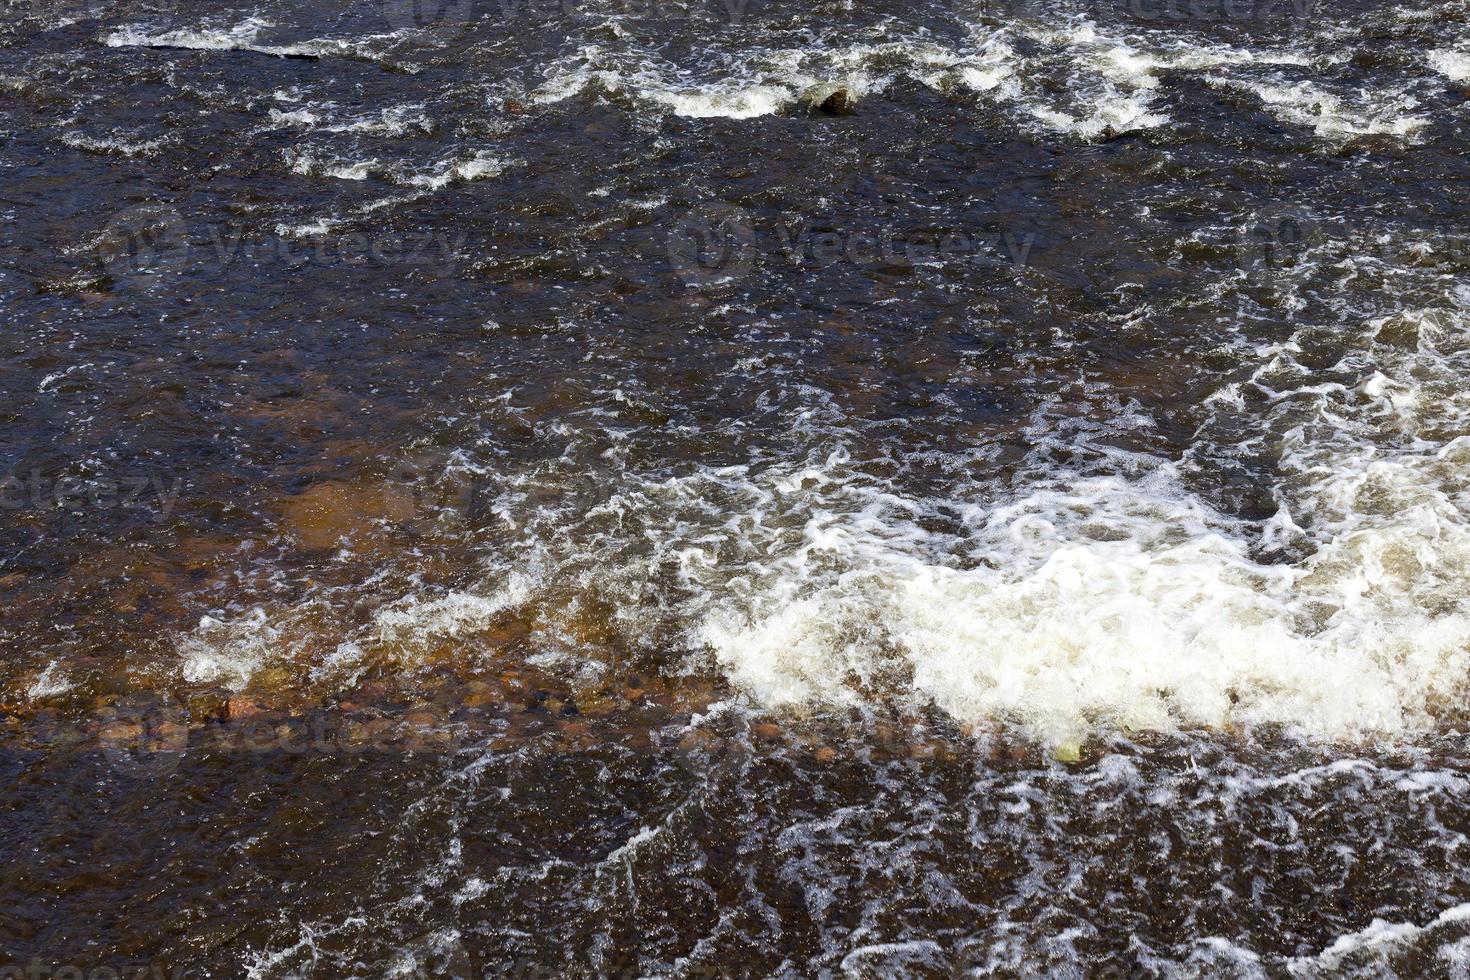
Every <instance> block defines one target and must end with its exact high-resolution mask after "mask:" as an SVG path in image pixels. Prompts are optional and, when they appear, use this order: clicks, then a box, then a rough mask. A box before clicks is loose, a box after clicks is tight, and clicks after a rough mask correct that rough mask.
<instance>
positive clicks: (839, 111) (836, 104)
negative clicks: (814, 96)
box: [817, 88, 855, 116]
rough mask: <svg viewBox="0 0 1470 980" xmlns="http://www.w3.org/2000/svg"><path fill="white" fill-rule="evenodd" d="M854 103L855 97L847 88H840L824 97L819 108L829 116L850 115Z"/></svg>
mask: <svg viewBox="0 0 1470 980" xmlns="http://www.w3.org/2000/svg"><path fill="white" fill-rule="evenodd" d="M854 105H855V103H854V101H853V98H852V96H851V95H849V94H848V92H847V89H845V88H840V89H838V90H837V91H835V92H833V93H832V94H831V95H829V96H827V97H826V98H825V99H823V100H822V101H821V103H820V104H819V105H818V106H817V109H818V110H819V111H821V112H825V113H826V114H827V115H829V116H850V115H852V113H853V107H854Z"/></svg>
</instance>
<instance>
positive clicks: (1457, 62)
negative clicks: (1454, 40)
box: [1429, 48, 1470, 82]
mask: <svg viewBox="0 0 1470 980" xmlns="http://www.w3.org/2000/svg"><path fill="white" fill-rule="evenodd" d="M1429 64H1430V67H1432V68H1433V69H1434V70H1435V71H1437V72H1439V73H1440V74H1441V75H1443V76H1444V77H1445V78H1448V79H1449V80H1450V81H1452V82H1470V54H1467V53H1466V52H1464V51H1457V50H1455V49H1453V48H1440V49H1438V50H1436V51H1431V52H1429Z"/></svg>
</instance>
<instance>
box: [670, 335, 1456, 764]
mask: <svg viewBox="0 0 1470 980" xmlns="http://www.w3.org/2000/svg"><path fill="white" fill-rule="evenodd" d="M1406 324H1407V325H1408V327H1411V328H1413V329H1414V331H1415V336H1416V337H1417V341H1416V342H1417V344H1418V347H1417V348H1416V349H1415V350H1414V351H1413V353H1412V354H1405V353H1404V352H1402V351H1400V352H1397V353H1396V352H1395V351H1394V349H1393V348H1392V347H1390V346H1388V345H1385V344H1384V343H1382V342H1381V341H1380V339H1379V338H1380V335H1387V334H1394V335H1397V334H1402V333H1404V332H1405V330H1406ZM1363 338H1364V339H1363V345H1364V346H1363V353H1361V354H1360V355H1358V357H1359V358H1360V363H1361V367H1362V375H1361V378H1360V380H1359V382H1358V383H1357V384H1356V385H1337V386H1333V385H1328V386H1320V385H1312V384H1309V383H1307V382H1308V381H1309V380H1310V379H1309V378H1304V377H1303V376H1302V375H1303V374H1304V373H1305V372H1304V371H1299V370H1298V366H1297V365H1296V362H1295V361H1288V360H1286V359H1284V358H1283V357H1282V356H1281V355H1280V354H1272V356H1271V357H1270V359H1269V361H1268V363H1266V364H1264V365H1263V367H1262V369H1261V371H1260V372H1258V375H1257V378H1256V379H1255V382H1256V383H1257V384H1258V385H1262V386H1265V385H1266V384H1267V383H1268V382H1270V383H1271V384H1274V385H1280V386H1281V388H1280V390H1279V392H1278V395H1277V399H1276V404H1275V407H1274V408H1273V410H1272V411H1273V419H1274V421H1272V422H1271V423H1270V424H1272V425H1275V426H1280V427H1281V432H1282V438H1283V440H1284V442H1285V445H1286V453H1287V455H1286V458H1285V459H1284V460H1283V463H1282V469H1283V471H1284V472H1285V473H1286V474H1287V480H1288V482H1289V485H1290V493H1291V496H1292V498H1293V499H1292V500H1291V501H1290V504H1291V511H1292V512H1294V513H1295V514H1296V515H1297V518H1296V521H1295V522H1293V523H1292V525H1291V526H1292V527H1294V528H1295V529H1296V534H1297V535H1298V536H1299V537H1301V538H1304V539H1305V541H1304V542H1303V543H1305V544H1306V545H1307V546H1308V549H1309V550H1308V554H1307V556H1306V557H1304V558H1302V559H1300V560H1299V561H1296V562H1280V561H1270V560H1267V561H1263V560H1262V559H1260V558H1258V557H1256V550H1257V549H1258V548H1259V547H1260V546H1261V545H1262V543H1263V539H1264V538H1265V537H1266V536H1267V530H1266V529H1265V528H1262V529H1259V530H1258V529H1255V528H1252V527H1250V526H1249V525H1244V524H1241V523H1239V522H1237V521H1234V520H1230V519H1227V518H1225V517H1224V516H1223V515H1220V514H1218V513H1216V512H1214V511H1213V510H1212V509H1211V508H1210V507H1209V506H1208V505H1206V504H1205V503H1204V502H1203V501H1201V500H1199V499H1198V498H1197V497H1195V496H1194V495H1193V494H1192V493H1190V492H1189V491H1188V490H1187V489H1186V488H1185V487H1184V486H1183V485H1182V481H1181V478H1180V472H1179V470H1178V468H1177V467H1176V466H1175V465H1174V464H1171V463H1163V462H1161V461H1159V462H1156V463H1155V464H1148V463H1147V462H1145V461H1144V460H1141V459H1140V460H1134V461H1133V463H1134V464H1135V465H1137V466H1139V467H1142V468H1144V469H1145V470H1146V472H1145V473H1144V475H1142V476H1138V475H1133V476H1122V475H1114V476H1092V477H1088V476H1084V475H1081V474H1074V475H1071V476H1067V475H1064V474H1052V475H1049V476H1046V477H1044V478H1042V479H1039V480H1036V481H1034V482H1032V483H1030V484H1029V485H1028V486H1027V487H1026V488H1025V489H1024V490H1023V491H1021V492H1019V493H1017V494H1015V495H1014V496H1012V497H1010V498H1009V499H1004V500H1001V501H997V502H996V503H993V504H989V505H987V504H986V502H985V501H984V499H983V497H982V496H977V497H976V498H975V499H973V500H971V501H960V500H955V499H948V500H922V499H908V498H902V497H896V496H894V495H893V494H892V493H891V492H889V491H887V490H886V489H879V488H873V489H869V490H866V491H860V490H856V489H854V488H857V487H861V486H862V482H861V480H860V478H859V477H858V476H857V474H856V473H854V472H852V471H851V469H850V466H849V465H848V463H847V461H845V460H843V459H842V458H841V457H833V458H831V459H830V460H829V461H828V463H827V464H825V465H824V466H823V467H822V468H820V469H811V468H808V469H807V470H806V471H804V472H799V473H798V472H791V473H787V474H785V479H782V480H776V481H774V482H767V483H765V484H764V485H763V486H762V489H761V493H760V494H758V495H757V494H752V496H753V497H754V498H756V499H765V500H770V501H774V502H775V503H774V504H770V505H763V506H762V507H761V510H760V512H759V513H757V514H754V515H752V518H753V520H754V521H755V523H756V525H757V526H761V525H765V524H771V523H774V522H776V520H777V517H778V514H779V512H780V510H781V508H780V506H779V504H780V501H781V500H782V498H783V496H787V495H789V494H790V493H791V492H792V491H791V490H789V489H787V488H789V487H805V486H807V485H808V484H809V483H810V482H812V481H815V482H816V484H817V485H819V486H826V487H836V488H841V493H840V494H836V495H826V496H822V495H819V496H817V497H816V498H814V499H813V498H807V499H806V500H805V501H804V502H803V503H802V504H801V506H802V507H805V508H809V509H810V511H811V517H810V519H809V520H808V521H807V522H806V524H805V526H804V527H803V528H802V529H801V534H800V538H799V539H795V540H787V541H785V542H783V543H781V544H780V545H779V546H778V545H775V543H774V542H772V544H771V545H770V546H769V548H770V550H769V553H768V554H767V555H766V556H765V557H764V558H757V559H755V560H753V561H746V562H745V563H743V567H742V572H741V575H740V577H739V579H738V581H737V582H735V583H731V584H729V585H726V586H725V596H724V598H721V599H719V600H718V601H716V602H715V603H714V605H713V608H712V609H711V610H710V612H709V614H708V616H707V618H706V620H705V622H704V624H703V626H702V628H701V632H700V636H701V638H702V639H703V640H704V641H705V642H706V643H707V644H708V645H709V646H710V648H711V649H712V650H713V652H714V655H715V657H716V659H717V661H718V662H719V663H720V664H721V665H722V666H724V668H725V669H726V671H727V672H728V674H729V675H730V677H731V678H732V680H734V681H735V682H736V683H738V684H739V685H740V686H742V687H743V688H745V689H746V690H747V691H749V692H751V693H752V694H753V695H754V696H755V697H757V698H758V699H759V700H761V701H762V702H764V703H767V704H772V705H791V704H802V703H808V702H814V701H822V702H835V703H844V702H859V701H862V700H865V699H866V698H868V697H869V696H871V692H872V691H874V690H879V691H883V690H886V691H889V692H893V691H894V690H895V689H897V690H900V691H904V690H906V691H908V692H909V693H910V694H911V695H914V696H918V697H919V698H920V699H922V700H927V701H931V702H933V703H935V704H938V705H939V706H941V707H943V708H945V709H946V710H947V711H949V712H950V713H951V714H953V715H955V716H956V717H960V718H965V719H980V718H986V717H1009V718H1016V719H1020V720H1022V721H1023V722H1025V723H1026V724H1028V725H1030V726H1031V727H1032V728H1033V729H1035V730H1037V731H1039V732H1044V733H1046V734H1047V735H1049V736H1051V737H1054V738H1072V737H1076V736H1078V735H1079V734H1081V733H1084V732H1086V731H1087V730H1089V729H1090V728H1092V727H1093V726H1094V725H1096V724H1099V723H1103V724H1108V725H1121V726H1123V727H1126V728H1138V729H1168V728H1172V727H1175V726H1178V725H1188V726H1195V725H1208V726H1226V725H1231V724H1238V723H1254V722H1276V723H1282V724H1287V725H1292V726H1299V727H1300V728H1301V729H1303V730H1305V731H1306V732H1309V733H1313V734H1319V735H1334V736H1341V735H1347V734H1353V733H1363V732H1370V731H1377V732H1389V733H1394V732H1404V731H1409V730H1414V729H1418V728H1422V727H1426V726H1428V725H1430V724H1431V723H1432V709H1433V707H1434V706H1435V705H1436V704H1439V705H1444V704H1445V703H1446V702H1447V701H1448V700H1449V699H1452V698H1454V697H1456V696H1457V695H1459V694H1461V693H1462V692H1463V685H1464V678H1465V676H1466V668H1467V666H1470V615H1467V613H1466V595H1467V587H1466V584H1465V580H1464V577H1463V569H1465V568H1467V567H1470V469H1467V467H1466V464H1467V463H1470V437H1464V436H1458V435H1455V433H1457V432H1458V431H1462V430H1463V422H1464V421H1465V420H1467V419H1470V398H1467V397H1466V396H1464V395H1460V394H1448V393H1449V392H1454V391H1456V390H1457V386H1458V381H1456V380H1455V379H1456V378H1458V377H1459V376H1460V372H1462V371H1463V370H1465V368H1466V367H1467V365H1466V364H1465V363H1464V361H1465V353H1464V352H1465V350H1466V341H1467V330H1466V324H1465V319H1464V314H1463V311H1461V310H1445V309H1436V310H1420V311H1408V312H1406V313H1405V314H1402V315H1401V316H1400V317H1397V318H1392V319H1391V320H1377V321H1372V322H1370V323H1368V324H1366V325H1364V328H1363ZM1436 338H1438V340H1437V341H1436ZM1302 343H1310V338H1308V337H1305V336H1304V337H1303V338H1301V340H1300V341H1299V344H1302ZM1436 343H1438V344H1439V345H1440V346H1439V347H1436ZM1353 364H1354V361H1352V360H1349V361H1346V362H1344V364H1343V365H1340V367H1351V366H1352V365H1353ZM1288 384H1290V387H1289V388H1288V387H1287V385H1288ZM1222 404H1223V405H1225V406H1229V405H1230V404H1232V403H1231V402H1230V401H1228V400H1227V401H1225V402H1222ZM1257 424H1258V425H1259V424H1260V423H1257ZM1441 433H1443V434H1441ZM976 489H977V491H980V492H981V493H983V490H982V489H981V488H976ZM803 492H805V491H803ZM961 506H968V508H969V509H968V512H967V516H966V519H965V521H964V526H963V529H962V530H954V531H949V532H944V533H938V532H934V531H931V530H927V529H926V526H925V524H924V522H923V521H921V520H919V519H918V518H919V517H921V516H923V515H930V520H931V521H934V520H937V519H938V518H939V517H940V516H941V515H942V514H944V513H945V511H946V510H952V509H953V508H955V507H961ZM1298 525H1300V526H1298ZM1280 526H1281V525H1280V522H1278V523H1277V525H1276V527H1277V528H1278V533H1279V528H1280ZM1302 527H1310V529H1311V530H1310V533H1308V532H1306V531H1302V530H1301V528H1302ZM1266 543H1269V542H1266ZM687 567H688V568H690V569H692V570H694V572H695V577H700V576H699V575H698V570H699V569H703V568H706V567H718V562H717V561H716V556H715V554H714V553H709V552H706V553H705V554H703V555H697V556H695V560H691V561H689V562H687ZM705 581H709V580H708V577H705ZM710 584H711V585H713V583H710Z"/></svg>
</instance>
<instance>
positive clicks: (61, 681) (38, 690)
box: [26, 660, 74, 698]
mask: <svg viewBox="0 0 1470 980" xmlns="http://www.w3.org/2000/svg"><path fill="white" fill-rule="evenodd" d="M73 686H74V685H73V684H72V682H71V681H70V680H69V679H68V678H67V677H66V671H65V668H64V667H62V665H61V662H60V661H58V660H53V661H51V662H50V663H49V664H47V665H46V669H45V670H43V671H41V673H40V674H38V675H36V679H35V680H34V681H32V682H31V686H30V687H28V688H26V697H28V698H49V697H54V696H56V695H58V694H65V693H66V692H67V691H70V690H71V689H72V687H73Z"/></svg>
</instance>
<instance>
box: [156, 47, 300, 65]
mask: <svg viewBox="0 0 1470 980" xmlns="http://www.w3.org/2000/svg"><path fill="white" fill-rule="evenodd" d="M144 46H145V47H147V48H149V49H150V50H153V51H187V52H189V53H191V54H192V53H194V52H196V51H199V50H201V49H200V48H193V47H189V46H188V45H185V44H148V45H144ZM219 50H221V51H228V52H230V53H232V54H261V55H266V56H267V57H271V58H284V59H285V60H287V61H320V60H321V55H318V54H311V53H310V52H306V51H272V50H270V49H268V48H220V49H219Z"/></svg>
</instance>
